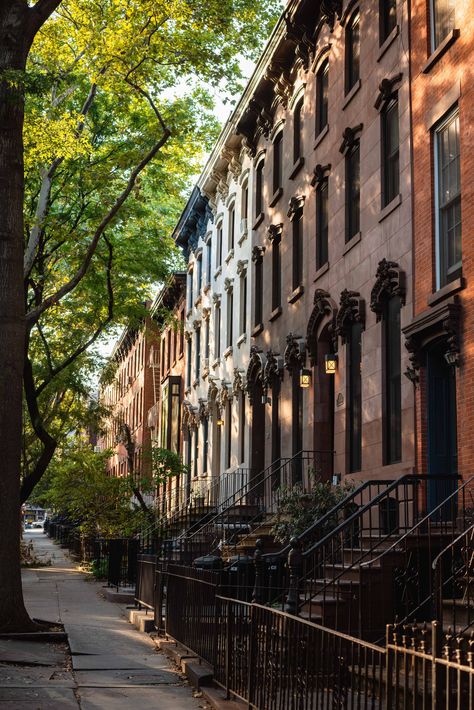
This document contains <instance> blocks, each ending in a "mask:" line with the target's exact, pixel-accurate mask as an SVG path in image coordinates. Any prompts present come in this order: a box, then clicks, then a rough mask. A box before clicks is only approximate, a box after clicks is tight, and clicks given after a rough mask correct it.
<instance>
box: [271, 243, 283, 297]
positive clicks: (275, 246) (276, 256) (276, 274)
mask: <svg viewBox="0 0 474 710" xmlns="http://www.w3.org/2000/svg"><path fill="white" fill-rule="evenodd" d="M279 305H281V260H280V239H279V238H278V237H277V238H275V239H274V240H273V242H272V310H275V308H278V306H279Z"/></svg>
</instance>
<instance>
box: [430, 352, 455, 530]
mask: <svg viewBox="0 0 474 710" xmlns="http://www.w3.org/2000/svg"><path fill="white" fill-rule="evenodd" d="M443 350H445V348H444V349H443V348H442V347H441V346H439V345H438V346H434V347H433V348H431V349H430V350H429V351H428V353H427V379H428V473H429V474H430V476H434V477H437V476H439V477H440V479H439V480H436V478H435V479H434V480H430V481H429V483H428V509H429V510H430V511H431V510H433V509H434V508H436V506H437V505H439V504H440V503H441V502H442V501H443V500H444V499H445V498H446V497H447V496H448V495H449V494H450V493H452V492H453V491H454V490H455V489H456V485H457V479H456V475H457V464H458V461H457V427H456V380H455V374H454V370H453V368H451V367H450V366H449V365H448V364H447V362H446V360H445V358H444V352H443ZM446 476H448V477H449V476H452V478H451V479H449V478H448V479H446V478H441V477H446ZM442 512H443V517H445V516H446V514H448V512H449V511H448V510H446V511H442Z"/></svg>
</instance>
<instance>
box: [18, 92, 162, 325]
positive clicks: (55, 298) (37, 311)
mask: <svg viewBox="0 0 474 710" xmlns="http://www.w3.org/2000/svg"><path fill="white" fill-rule="evenodd" d="M140 93H143V95H144V96H148V95H147V94H146V92H143V90H141V91H140ZM148 99H149V102H150V105H151V106H152V108H153V107H154V104H153V102H152V101H151V99H150V98H149V97H148ZM154 111H155V115H156V116H157V117H158V120H159V122H160V124H161V126H162V129H163V135H162V137H161V138H160V140H159V141H158V142H157V143H155V145H154V146H153V148H152V149H151V150H149V151H148V153H147V154H146V155H145V157H144V158H143V159H142V160H141V161H140V162H139V164H138V165H137V166H136V167H135V168H134V169H133V170H132V172H131V173H130V176H129V178H128V181H127V184H126V186H125V188H124V189H123V190H122V192H121V193H120V195H119V196H118V197H117V199H116V200H115V202H114V204H113V205H112V207H111V208H110V210H109V211H108V212H107V214H106V215H105V217H104V218H103V220H102V222H101V223H100V224H99V226H98V227H97V229H96V231H95V233H94V236H93V238H92V240H91V242H90V244H89V247H88V249H87V251H86V254H85V256H84V260H83V262H82V265H81V266H80V267H79V269H78V270H77V271H76V273H75V275H74V276H73V277H72V278H71V279H70V280H69V281H68V282H67V283H65V284H64V286H62V287H61V288H60V289H58V290H57V291H56V293H54V294H52V295H51V296H48V297H47V298H45V300H44V301H43V303H42V304H41V305H40V306H38V307H37V308H34V309H33V310H32V311H30V312H29V313H28V314H27V315H26V322H27V326H28V327H29V328H31V327H32V326H33V325H34V323H36V321H37V320H38V318H39V317H40V316H41V314H42V313H44V311H46V310H47V309H48V308H50V307H51V306H54V305H56V304H57V303H59V301H60V300H61V299H62V298H63V297H64V296H66V295H67V294H68V293H70V292H71V291H73V290H74V289H75V288H76V286H77V285H78V284H79V283H80V282H81V280H82V279H83V278H84V276H85V275H86V273H87V270H88V268H89V265H90V263H91V260H92V257H93V256H94V253H95V251H96V249H97V245H98V243H99V240H100V238H101V236H102V234H103V233H104V231H105V229H106V228H107V226H108V225H109V224H110V223H111V221H112V220H113V219H114V217H115V216H116V215H117V213H118V212H119V210H120V208H121V207H122V205H123V203H124V202H125V200H126V199H127V197H128V196H129V195H130V193H131V192H132V190H133V188H134V186H135V183H136V180H137V178H138V176H139V175H140V173H141V172H142V171H143V170H144V169H145V168H146V166H147V165H148V163H149V162H150V161H151V160H153V158H154V157H155V155H156V154H157V153H158V151H159V150H160V148H162V147H163V146H164V144H165V143H166V141H167V140H168V138H169V137H170V135H171V131H170V129H169V128H168V127H167V126H166V124H165V123H164V121H163V118H162V117H161V114H160V113H159V111H158V110H157V109H156V107H154Z"/></svg>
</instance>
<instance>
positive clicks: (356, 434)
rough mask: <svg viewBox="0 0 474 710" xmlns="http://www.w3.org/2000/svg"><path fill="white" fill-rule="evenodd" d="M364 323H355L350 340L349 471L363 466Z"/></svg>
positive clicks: (358, 469)
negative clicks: (362, 364) (362, 365)
mask: <svg viewBox="0 0 474 710" xmlns="http://www.w3.org/2000/svg"><path fill="white" fill-rule="evenodd" d="M361 341H362V324H361V323H353V324H352V326H351V329H350V333H349V341H348V364H349V382H348V384H349V387H348V390H349V391H348V399H349V402H348V404H349V406H348V408H347V417H348V422H347V429H348V440H349V473H355V472H356V471H360V470H361V467H362V378H361V371H360V370H361V361H362V342H361Z"/></svg>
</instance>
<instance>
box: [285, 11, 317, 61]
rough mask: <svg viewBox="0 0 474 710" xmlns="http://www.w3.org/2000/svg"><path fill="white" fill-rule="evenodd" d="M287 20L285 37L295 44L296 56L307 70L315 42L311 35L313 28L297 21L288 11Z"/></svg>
mask: <svg viewBox="0 0 474 710" xmlns="http://www.w3.org/2000/svg"><path fill="white" fill-rule="evenodd" d="M285 22H286V34H285V39H286V40H288V41H289V42H292V43H293V44H294V45H295V56H296V58H297V59H299V60H300V62H301V64H302V65H303V68H304V69H305V71H307V69H308V67H309V65H310V61H311V54H312V50H313V43H312V42H311V39H310V36H309V33H310V31H311V30H310V28H309V27H308V26H307V25H302V24H299V23H298V22H295V20H294V19H293V18H291V17H290V15H289V14H288V13H286V14H285Z"/></svg>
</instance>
